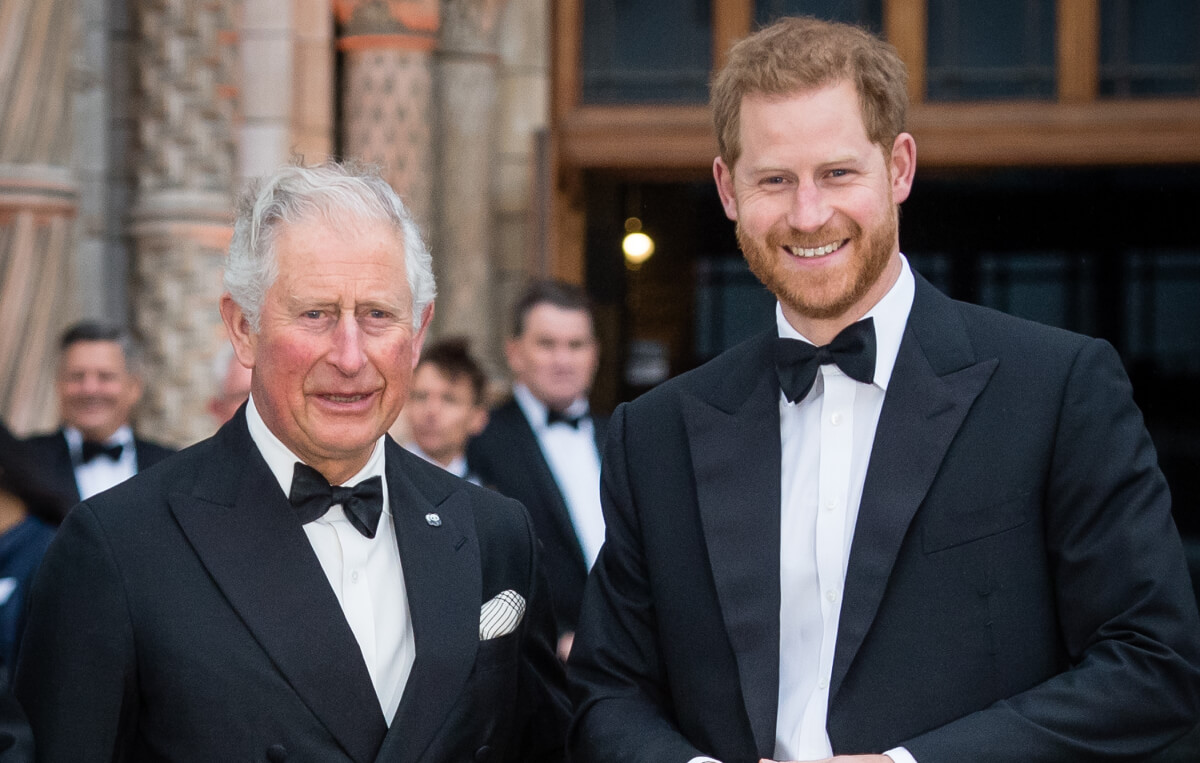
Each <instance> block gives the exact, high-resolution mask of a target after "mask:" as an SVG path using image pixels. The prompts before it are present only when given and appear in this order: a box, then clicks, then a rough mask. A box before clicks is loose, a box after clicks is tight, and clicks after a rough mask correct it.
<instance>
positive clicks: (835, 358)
mask: <svg viewBox="0 0 1200 763" xmlns="http://www.w3.org/2000/svg"><path fill="white" fill-rule="evenodd" d="M827 363H833V364H836V365H837V367H838V368H840V369H842V372H843V373H845V374H846V376H849V377H850V378H851V379H854V380H855V381H860V382H863V383H865V384H869V383H870V382H871V381H872V380H874V378H875V321H874V320H873V319H871V318H865V319H863V320H861V321H859V322H858V323H852V324H850V325H849V326H847V327H846V328H844V329H842V331H841V333H839V334H838V335H837V336H836V337H834V338H833V341H832V342H830V343H829V344H827V345H823V346H821V347H814V346H813V345H811V344H809V343H808V342H802V341H800V340H799V339H784V338H783V337H780V338H779V339H777V340H776V344H775V371H776V373H778V374H779V386H780V388H781V389H782V390H783V394H784V395H786V396H787V399H788V402H789V403H794V402H796V401H797V400H802V399H803V398H804V396H805V395H807V394H808V391H809V390H810V389H812V385H813V383H814V382H815V381H816V380H817V371H818V370H819V369H820V367H821V366H823V365H825V364H827Z"/></svg>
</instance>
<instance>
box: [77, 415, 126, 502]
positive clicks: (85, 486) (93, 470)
mask: <svg viewBox="0 0 1200 763" xmlns="http://www.w3.org/2000/svg"><path fill="white" fill-rule="evenodd" d="M63 435H64V436H65V437H66V438H67V449H68V450H70V451H71V463H73V464H74V465H75V484H76V486H78V488H79V500H81V501H86V500H87V499H89V498H91V497H92V496H94V495H96V494H97V493H101V492H103V491H105V490H108V489H109V488H110V487H113V486H114V485H119V484H120V483H122V482H124V481H125V480H127V479H129V478H130V477H132V476H133V475H135V474H137V446H136V444H135V443H134V440H133V430H132V429H130V428H129V425H128V424H126V425H124V426H122V427H121V428H120V429H118V430H117V431H116V432H113V435H112V437H109V438H108V439H107V440H105V441H104V444H105V445H120V446H121V455H120V457H119V458H117V459H116V460H115V461H114V460H113V459H111V458H109V457H107V456H98V457H97V458H93V459H92V460H91V461H89V462H87V463H86V464H85V463H83V434H82V433H81V432H80V431H79V430H78V429H76V428H75V427H63Z"/></svg>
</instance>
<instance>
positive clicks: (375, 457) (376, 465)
mask: <svg viewBox="0 0 1200 763" xmlns="http://www.w3.org/2000/svg"><path fill="white" fill-rule="evenodd" d="M246 427H247V428H248V429H249V430H250V439H252V440H254V444H255V445H257V446H258V451H259V452H260V453H262V457H263V460H264V461H266V462H267V468H269V469H270V470H271V474H273V475H274V476H275V479H276V480H277V481H278V482H279V487H281V488H283V494H284V495H290V494H291V492H292V475H293V474H294V473H295V469H296V462H297V461H301V462H302V461H303V460H304V459H302V458H300V457H299V456H297V455H296V454H295V453H293V452H292V451H291V450H290V449H289V448H288V446H286V445H284V444H283V441H282V440H280V439H279V438H278V437H276V436H275V433H274V432H272V431H271V430H270V428H269V427H268V426H267V423H266V422H265V421H263V418H262V414H260V413H259V412H258V408H257V407H256V406H255V405H254V395H253V394H251V395H250V399H249V400H248V401H247V402H246ZM383 439H384V436H383V435H380V437H379V440H378V441H376V443H375V449H374V450H372V451H371V457H370V458H368V459H367V464H366V466H364V467H363V468H362V469H360V470H359V472H358V473H357V474H355V475H354V476H353V477H351V478H350V479H348V480H346V481H345V482H344V483H342V484H344V485H357V484H358V483H360V482H362V481H363V480H365V479H368V478H370V477H375V476H378V477H383V478H384V484H386V483H387V479H386V477H384V469H383V466H384V452H385V448H384V447H383ZM390 508H391V507H389V506H388V502H387V501H384V504H383V510H384V511H385V512H387V513H389V514H390V513H391V511H390Z"/></svg>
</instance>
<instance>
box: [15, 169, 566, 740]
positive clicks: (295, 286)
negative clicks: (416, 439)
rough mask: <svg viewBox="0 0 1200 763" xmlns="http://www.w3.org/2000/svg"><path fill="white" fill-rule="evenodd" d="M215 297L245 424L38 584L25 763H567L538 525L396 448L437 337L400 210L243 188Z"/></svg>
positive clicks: (291, 186) (93, 504) (23, 687)
mask: <svg viewBox="0 0 1200 763" xmlns="http://www.w3.org/2000/svg"><path fill="white" fill-rule="evenodd" d="M225 286H226V289H227V290H228V291H227V292H226V293H225V294H224V295H223V297H222V298H221V302H220V310H221V316H222V318H223V319H224V322H225V326H226V328H227V330H228V332H229V336H230V339H231V341H232V342H233V345H234V348H235V352H236V353H237V357H238V359H239V360H240V361H241V362H242V363H243V364H244V365H246V366H248V367H250V368H251V369H252V377H251V392H250V398H249V400H248V402H247V403H246V406H245V407H244V408H243V409H242V410H240V411H239V412H238V413H237V414H236V415H235V416H234V417H233V418H232V419H231V420H230V421H229V422H228V423H227V424H225V426H223V427H222V428H221V429H220V430H219V431H218V432H217V433H216V434H215V435H214V436H213V437H212V438H210V439H208V440H204V441H202V442H200V443H198V444H196V445H194V446H192V447H191V448H188V449H187V450H186V451H184V452H183V453H181V454H179V455H178V456H176V457H174V458H172V459H170V460H168V461H167V462H165V463H164V464H162V465H161V467H160V468H156V469H153V470H151V471H150V472H148V473H145V474H142V475H138V476H137V477H135V478H134V479H132V480H130V481H129V482H127V483H124V484H123V485H121V486H119V487H118V488H117V489H115V490H113V491H110V492H108V493H105V494H103V495H101V496H97V497H96V498H94V499H91V500H89V501H85V502H84V503H82V504H80V505H79V506H78V507H76V509H75V510H73V511H72V512H71V514H70V515H69V516H68V518H67V520H66V521H65V522H64V523H63V525H62V527H61V528H60V530H59V534H58V537H57V538H56V539H55V541H54V543H53V544H52V546H51V548H50V550H49V552H48V553H47V555H46V558H45V560H44V562H43V566H42V572H41V573H40V574H39V576H38V582H37V584H36V585H35V586H34V593H33V603H32V607H31V610H30V616H29V624H28V626H27V630H26V639H25V647H24V648H23V650H22V654H21V658H20V661H19V666H18V670H17V680H16V693H17V697H18V698H19V699H20V701H21V703H22V705H23V706H24V707H25V710H26V713H27V714H28V716H29V719H30V723H31V726H32V728H33V731H34V738H35V740H36V742H37V745H38V754H39V759H40V760H44V761H54V762H58V761H62V762H63V763H66V762H67V761H85V760H110V759H114V758H116V759H120V760H144V759H166V758H170V759H171V760H176V761H198V762H199V761H217V760H222V761H225V760H228V761H235V760H236V761H242V760H271V761H280V760H284V759H288V760H291V759H296V760H300V759H303V760H313V761H317V760H319V761H323V762H325V761H330V762H332V761H346V762H349V761H357V762H358V763H365V762H366V761H381V762H382V761H386V762H389V763H390V762H400V761H413V762H415V761H450V760H485V759H486V760H490V761H507V762H509V763H515V762H516V761H530V762H535V761H561V760H563V751H562V743H563V734H564V729H565V723H566V715H567V708H566V699H565V695H564V693H563V677H562V666H561V665H560V663H559V661H558V660H557V659H556V657H555V655H554V651H553V638H554V631H553V622H552V620H551V616H550V611H549V608H548V605H549V603H548V601H547V600H546V598H545V596H544V594H543V586H544V582H543V581H542V579H541V577H540V570H539V568H538V566H537V561H536V557H537V549H536V541H535V537H534V534H533V527H532V525H531V523H530V520H529V517H528V515H527V513H526V512H525V511H524V509H522V507H521V506H520V504H518V503H517V502H516V501H512V500H509V499H506V498H503V497H502V496H500V495H498V494H496V493H494V492H492V491H488V490H484V489H483V488H480V487H477V486H474V485H471V484H469V483H467V482H465V481H463V480H460V479H458V478H456V477H453V476H452V475H450V474H447V473H446V472H445V471H443V470H442V469H439V468H438V467H436V466H433V465H431V464H428V463H426V462H425V461H423V460H422V459H420V458H418V457H416V456H414V455H412V454H410V453H408V452H407V451H405V450H404V449H402V448H401V447H400V446H399V445H397V444H396V443H395V441H393V440H391V439H390V438H389V437H387V436H386V434H385V433H386V431H387V429H388V427H389V426H390V425H391V424H392V423H393V421H394V420H395V419H396V417H397V415H398V414H399V412H400V410H401V408H402V407H403V406H404V403H405V400H406V398H407V396H408V392H409V387H410V383H411V377H412V370H413V367H414V366H415V365H416V361H417V357H418V355H419V352H420V348H421V344H422V341H423V339H424V336H425V332H426V330H427V328H428V326H429V321H430V319H431V318H432V317H433V298H434V281H433V271H432V262H431V259H430V256H429V253H428V251H427V250H426V248H425V245H424V243H423V242H422V240H421V236H420V233H419V231H418V230H417V228H416V225H415V223H414V222H413V220H412V218H411V216H410V215H409V213H408V211H407V210H406V209H405V207H404V205H403V203H402V202H401V201H400V198H399V197H398V196H397V195H396V193H395V191H393V190H392V188H391V187H390V186H388V184H387V183H386V182H385V181H384V180H383V179H382V178H381V177H380V176H379V174H378V173H377V172H376V171H373V170H367V169H363V168H359V167H357V166H355V165H342V164H337V163H332V162H330V163H326V164H324V165H321V166H319V167H299V166H291V167H285V168H282V169H280V170H278V171H276V172H275V173H273V174H271V175H270V176H268V177H266V178H264V179H262V180H260V181H256V182H254V183H252V184H251V186H250V188H249V189H248V190H247V192H246V193H245V194H244V195H243V197H242V199H241V202H240V204H239V206H238V214H237V219H236V222H235V228H234V235H233V240H232V242H231V244H230V249H229V256H228V260H227V263H226V270H225ZM64 624H69V627H64Z"/></svg>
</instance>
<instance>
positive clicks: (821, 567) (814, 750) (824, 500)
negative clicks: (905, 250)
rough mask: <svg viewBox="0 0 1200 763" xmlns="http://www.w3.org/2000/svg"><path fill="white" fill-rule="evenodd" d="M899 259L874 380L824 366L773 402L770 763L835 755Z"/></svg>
mask: <svg viewBox="0 0 1200 763" xmlns="http://www.w3.org/2000/svg"><path fill="white" fill-rule="evenodd" d="M901 261H902V269H901V273H900V276H899V278H898V279H897V280H896V283H895V284H893V286H892V288H891V289H890V290H889V291H888V293H887V294H886V295H884V297H883V298H882V299H881V300H880V301H879V302H878V303H877V304H876V305H875V306H874V307H873V308H871V310H869V311H868V312H867V314H866V315H865V316H864V318H867V317H870V318H873V319H874V323H875V344H876V349H875V376H874V380H873V383H871V384H864V383H861V382H857V381H855V380H853V379H851V378H850V377H848V376H846V374H845V373H843V372H842V370H841V369H840V368H838V367H837V366H836V365H823V366H821V369H820V373H818V374H817V378H816V381H815V383H814V384H813V387H812V389H811V390H809V392H808V395H806V396H805V397H804V398H803V399H802V400H798V401H797V402H795V403H789V402H788V401H787V398H786V397H785V396H784V395H783V393H782V392H781V393H780V396H779V431H780V444H781V446H782V447H781V455H782V464H781V466H782V469H781V476H782V483H781V485H780V487H781V493H780V495H781V506H780V538H781V543H780V549H779V561H780V565H779V583H780V592H781V598H780V606H779V704H778V710H777V714H776V724H775V759H776V760H780V761H793V760H794V761H812V760H822V759H824V758H828V757H831V756H832V755H833V750H832V747H831V745H830V742H829V734H828V733H827V731H826V714H827V712H828V708H829V681H830V677H831V676H832V673H833V654H834V647H835V646H836V644H837V633H838V622H839V619H840V618H841V608H842V590H843V586H844V584H845V576H846V564H847V561H848V560H849V555H850V544H851V541H852V540H853V538H854V528H855V524H856V522H857V520H858V507H859V502H860V500H861V499H862V490H863V483H864V482H865V480H866V476H867V464H868V463H869V461H870V458H871V445H872V443H873V442H874V440H875V427H876V425H877V424H878V423H879V413H880V411H881V410H882V408H883V399H884V395H885V394H886V392H887V387H888V383H889V382H890V381H891V376H892V369H893V367H894V366H895V364H896V356H897V354H898V353H899V351H900V340H901V339H902V338H903V335H904V327H905V325H906V324H907V322H908V314H909V311H910V310H911V309H912V301H913V295H914V293H915V281H914V279H913V275H912V270H911V269H910V268H909V265H908V260H907V259H905V258H904V257H903V256H902V257H901ZM775 317H776V324H777V326H778V331H779V336H781V337H784V338H788V339H801V340H803V341H806V342H807V341H808V339H806V338H805V337H804V336H802V335H801V334H800V333H799V332H797V331H796V329H795V328H793V327H792V325H791V324H790V323H788V322H787V319H786V318H784V316H783V310H782V308H781V307H779V306H778V305H776V309H775ZM885 754H886V755H887V756H888V757H890V758H892V760H894V761H895V762H896V763H916V761H915V760H913V757H912V756H911V755H910V754H909V753H908V751H907V750H905V749H904V748H896V749H893V750H888V751H887V752H886V753H885ZM709 760H710V759H709V758H695V759H693V760H692V761H690V762H689V763H700V762H701V761H709Z"/></svg>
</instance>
